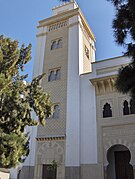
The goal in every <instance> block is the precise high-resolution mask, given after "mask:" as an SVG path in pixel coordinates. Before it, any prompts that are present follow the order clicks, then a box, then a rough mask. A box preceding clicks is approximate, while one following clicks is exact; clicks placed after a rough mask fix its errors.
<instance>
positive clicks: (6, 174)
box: [0, 172, 9, 179]
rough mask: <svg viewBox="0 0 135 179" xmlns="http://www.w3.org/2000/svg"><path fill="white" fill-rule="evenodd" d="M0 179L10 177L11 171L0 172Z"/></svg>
mask: <svg viewBox="0 0 135 179" xmlns="http://www.w3.org/2000/svg"><path fill="white" fill-rule="evenodd" d="M0 179H9V173H4V172H0Z"/></svg>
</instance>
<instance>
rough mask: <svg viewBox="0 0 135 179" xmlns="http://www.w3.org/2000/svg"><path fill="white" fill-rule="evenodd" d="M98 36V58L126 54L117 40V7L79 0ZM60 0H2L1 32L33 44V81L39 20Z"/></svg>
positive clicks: (29, 69)
mask: <svg viewBox="0 0 135 179" xmlns="http://www.w3.org/2000/svg"><path fill="white" fill-rule="evenodd" d="M77 3H78V4H79V6H80V8H81V10H82V12H83V14H84V15H85V18H86V19H87V21H88V23H89V25H90V27H91V29H92V31H93V32H94V34H95V37H96V60H102V59H107V58H111V57H116V56H120V55H122V52H123V51H124V50H123V49H122V48H121V47H119V46H117V44H116V43H115V42H114V37H113V30H112V27H111V26H112V19H113V18H114V8H113V5H112V4H111V3H110V2H107V1H106V0H77ZM59 4H61V2H59V1H58V0H0V7H1V10H0V34H4V35H5V36H8V37H11V38H12V39H17V40H18V41H19V42H20V44H22V43H24V44H25V45H28V44H29V43H31V44H32V60H31V62H30V63H29V64H28V65H27V67H26V73H28V74H29V80H30V79H31V76H32V68H33V61H34V54H35V46H36V32H37V29H36V26H37V25H38V21H39V20H42V19H45V18H47V17H50V16H51V14H52V11H51V9H52V7H54V6H56V5H59Z"/></svg>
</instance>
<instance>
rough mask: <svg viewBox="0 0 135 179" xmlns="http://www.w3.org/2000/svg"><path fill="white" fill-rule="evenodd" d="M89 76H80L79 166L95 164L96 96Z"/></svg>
mask: <svg viewBox="0 0 135 179" xmlns="http://www.w3.org/2000/svg"><path fill="white" fill-rule="evenodd" d="M90 75H91V74H87V75H82V76H81V84H80V89H81V100H80V104H81V107H80V114H81V124H80V129H81V130H80V133H81V136H80V139H81V143H80V148H81V164H95V163H97V124H96V96H95V89H94V86H93V85H92V84H91V82H90V81H89V79H90Z"/></svg>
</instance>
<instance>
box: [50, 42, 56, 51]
mask: <svg viewBox="0 0 135 179" xmlns="http://www.w3.org/2000/svg"><path fill="white" fill-rule="evenodd" d="M56 48H57V42H56V41H53V42H52V45H51V50H54V49H56Z"/></svg>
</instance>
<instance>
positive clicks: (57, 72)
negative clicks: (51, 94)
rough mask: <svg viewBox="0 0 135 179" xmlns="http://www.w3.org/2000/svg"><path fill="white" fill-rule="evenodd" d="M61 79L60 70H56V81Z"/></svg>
mask: <svg viewBox="0 0 135 179" xmlns="http://www.w3.org/2000/svg"><path fill="white" fill-rule="evenodd" d="M60 77H61V72H60V69H58V70H56V80H59V79H60Z"/></svg>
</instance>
